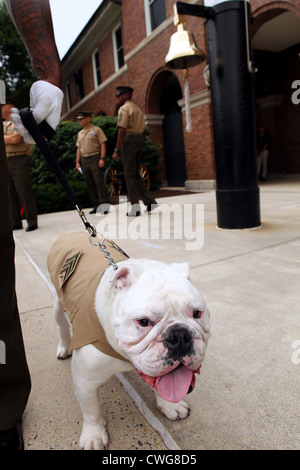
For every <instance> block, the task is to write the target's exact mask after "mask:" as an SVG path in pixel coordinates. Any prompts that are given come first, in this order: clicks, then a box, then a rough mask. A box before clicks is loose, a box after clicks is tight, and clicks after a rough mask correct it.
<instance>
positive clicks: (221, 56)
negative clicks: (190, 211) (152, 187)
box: [176, 0, 260, 229]
mask: <svg viewBox="0 0 300 470" xmlns="http://www.w3.org/2000/svg"><path fill="white" fill-rule="evenodd" d="M204 4H205V5H204V6H200V5H190V4H187V3H183V2H177V3H176V6H177V11H178V14H181V15H192V16H200V17H203V18H205V25H206V32H207V43H208V59H209V70H210V85H211V99H212V115H213V130H214V147H215V163H216V201H217V219H218V221H217V223H218V227H220V228H224V229H244V228H255V227H259V226H260V202H259V188H258V183H257V169H256V168H257V164H256V132H255V117H254V116H255V114H254V92H253V70H252V63H251V59H250V44H249V34H248V31H249V17H250V4H249V2H248V1H243V0H204Z"/></svg>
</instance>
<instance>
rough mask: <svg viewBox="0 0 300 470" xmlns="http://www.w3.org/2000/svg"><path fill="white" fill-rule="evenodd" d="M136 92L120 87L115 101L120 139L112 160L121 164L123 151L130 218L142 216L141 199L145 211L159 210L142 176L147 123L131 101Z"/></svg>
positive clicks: (129, 88)
mask: <svg viewBox="0 0 300 470" xmlns="http://www.w3.org/2000/svg"><path fill="white" fill-rule="evenodd" d="M132 93H133V88H131V87H128V86H120V87H117V94H116V97H117V98H118V102H119V104H120V108H119V111H118V124H117V125H118V137H117V143H116V148H115V150H114V153H113V159H114V160H115V161H118V158H119V151H120V148H121V147H122V164H123V169H124V175H125V180H126V185H127V192H128V199H129V201H130V203H131V208H130V210H129V212H127V215H128V216H139V215H140V214H141V208H140V204H139V199H142V201H143V203H144V204H145V206H146V211H147V212H150V211H151V210H153V209H154V208H155V207H157V202H156V201H155V199H154V198H153V196H152V195H151V193H150V191H148V189H147V186H146V184H145V182H144V181H143V179H142V178H141V176H140V174H139V167H140V164H141V160H142V153H143V146H144V131H145V120H144V114H143V112H142V110H141V109H140V108H139V107H138V106H137V105H136V104H134V103H133V102H132V101H131V97H132Z"/></svg>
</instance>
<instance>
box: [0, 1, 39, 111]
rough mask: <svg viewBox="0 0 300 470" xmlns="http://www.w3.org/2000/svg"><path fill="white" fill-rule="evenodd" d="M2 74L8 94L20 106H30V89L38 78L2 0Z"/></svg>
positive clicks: (0, 64)
mask: <svg viewBox="0 0 300 470" xmlns="http://www.w3.org/2000/svg"><path fill="white" fill-rule="evenodd" d="M0 74H1V80H4V82H5V85H6V95H7V97H8V98H9V99H12V100H13V101H14V103H15V104H16V106H17V107H18V108H24V107H25V106H28V104H29V103H28V97H29V89H30V87H31V85H32V83H33V82H34V81H35V80H36V76H35V74H34V71H33V68H32V65H31V61H30V59H29V56H28V54H27V51H26V48H25V46H24V44H23V42H22V40H21V38H20V36H19V34H18V32H17V30H16V28H15V26H14V24H13V22H12V20H11V17H10V15H9V13H8V11H7V8H6V5H5V3H4V2H1V0H0Z"/></svg>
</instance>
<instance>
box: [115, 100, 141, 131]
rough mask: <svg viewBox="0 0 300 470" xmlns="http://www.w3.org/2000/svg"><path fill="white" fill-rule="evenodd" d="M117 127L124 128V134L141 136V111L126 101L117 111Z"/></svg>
mask: <svg viewBox="0 0 300 470" xmlns="http://www.w3.org/2000/svg"><path fill="white" fill-rule="evenodd" d="M117 125H118V127H125V129H126V134H127V135H130V134H143V132H144V130H145V119H144V113H143V112H142V110H141V109H140V108H139V107H138V106H136V105H135V104H134V103H133V102H132V101H130V100H129V101H126V103H125V104H123V106H121V107H120V109H119V111H118V124H117Z"/></svg>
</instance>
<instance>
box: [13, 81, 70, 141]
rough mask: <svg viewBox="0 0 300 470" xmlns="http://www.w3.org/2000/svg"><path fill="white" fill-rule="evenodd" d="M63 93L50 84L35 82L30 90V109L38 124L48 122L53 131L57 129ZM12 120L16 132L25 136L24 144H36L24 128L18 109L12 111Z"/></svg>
mask: <svg viewBox="0 0 300 470" xmlns="http://www.w3.org/2000/svg"><path fill="white" fill-rule="evenodd" d="M63 98H64V94H63V92H62V91H61V90H60V89H59V88H58V87H56V86H55V85H52V84H51V83H49V82H45V81H43V80H39V81H37V82H35V83H34V84H33V85H32V87H31V89H30V109H31V111H32V115H33V117H34V119H35V121H36V123H37V124H40V123H41V122H42V121H44V120H46V122H47V123H48V124H49V126H51V127H52V129H54V130H55V129H56V127H57V125H58V123H59V119H60V115H61V107H62V101H63ZM10 117H11V120H12V121H13V122H14V124H15V131H16V132H17V133H18V134H20V135H21V136H23V139H24V142H26V143H27V144H34V140H33V138H32V137H31V135H30V134H29V133H28V131H27V129H26V127H24V125H23V122H22V119H21V117H20V112H19V110H18V109H17V108H12V109H11V111H10Z"/></svg>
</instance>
